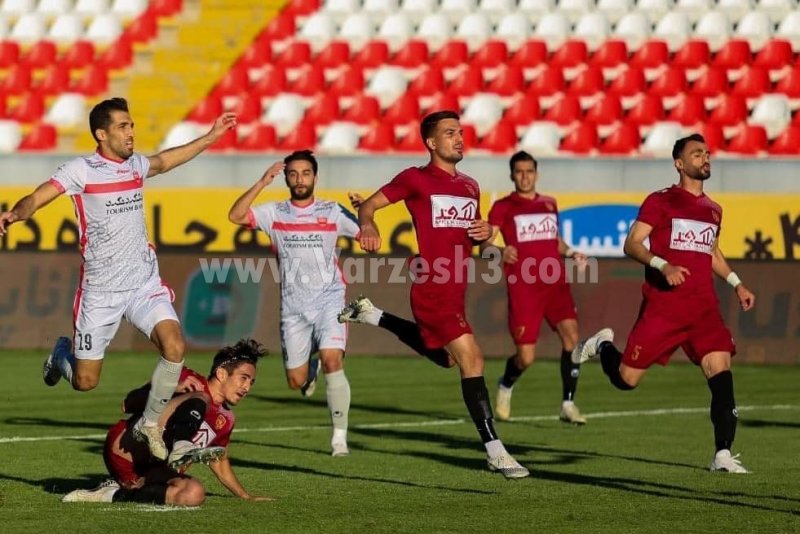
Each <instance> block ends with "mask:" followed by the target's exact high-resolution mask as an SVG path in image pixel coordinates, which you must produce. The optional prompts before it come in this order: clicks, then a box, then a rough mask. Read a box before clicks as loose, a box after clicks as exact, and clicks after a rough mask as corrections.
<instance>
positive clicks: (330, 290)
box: [228, 150, 358, 456]
mask: <svg viewBox="0 0 800 534" xmlns="http://www.w3.org/2000/svg"><path fill="white" fill-rule="evenodd" d="M284 170H285V177H286V186H287V187H288V188H289V195H290V199H289V200H284V201H282V202H267V203H265V204H260V205H258V206H255V207H251V206H252V205H253V202H254V201H255V200H256V197H257V196H258V194H259V193H260V192H261V191H262V190H263V189H264V188H265V187H267V186H268V185H269V184H271V183H272V181H273V180H274V179H275V177H276V176H277V175H278V174H280V172H281V171H284ZM317 171H318V165H317V159H316V158H315V157H314V155H313V154H312V152H311V151H309V150H300V151H297V152H293V153H291V154H289V155H288V156H287V157H286V158H285V159H284V160H283V162H277V163H274V164H273V165H271V166H270V167H269V168H268V169H267V170H266V172H264V175H263V176H262V177H261V178H259V179H258V181H257V182H256V183H255V184H254V185H253V187H251V188H250V189H248V190H247V191H246V192H245V193H244V194H243V195H242V196H241V197H239V198H238V199H237V200H236V202H235V203H234V205H233V206H232V207H231V210H230V213H229V214H228V218H229V219H230V221H231V222H233V223H235V224H240V225H242V226H246V227H248V228H258V229H260V230H262V231H264V232H266V233H267V234H268V235H269V237H270V239H271V241H272V246H273V248H274V249H275V250H276V251H277V255H278V261H279V264H280V272H281V348H282V350H283V364H284V368H285V369H286V381H287V383H288V384H289V387H290V388H291V389H295V390H296V389H299V390H300V392H301V393H302V394H303V395H304V396H307V397H308V396H311V394H312V393H313V392H314V388H315V385H316V380H317V376H318V372H319V368H320V362H321V365H322V369H323V370H324V373H325V385H326V394H327V397H328V408H329V410H330V414H331V422H332V425H333V435H332V437H331V454H332V456H347V455H348V454H350V450H349V449H348V447H347V419H348V413H349V411H350V383H349V382H348V381H347V376H346V375H345V373H344V351H345V347H346V343H347V327H346V325H343V324H340V323H339V322H338V321H337V315H338V313H339V310H340V309H341V307H342V305H343V304H344V301H345V282H344V277H343V276H342V273H341V271H340V270H339V264H338V261H337V260H338V252H337V249H336V242H337V240H338V238H339V236H347V237H356V236H357V235H358V222H357V221H356V218H355V216H354V215H353V214H352V213H350V212H349V211H347V209H345V208H344V207H342V206H341V205H339V204H337V203H336V202H331V201H327V200H319V199H316V198H315V197H314V187H315V186H316V184H317ZM315 352H319V358H318V359H316V358H315V359H311V355H312V354H313V353H315Z"/></svg>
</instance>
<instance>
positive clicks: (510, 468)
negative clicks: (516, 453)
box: [486, 453, 531, 478]
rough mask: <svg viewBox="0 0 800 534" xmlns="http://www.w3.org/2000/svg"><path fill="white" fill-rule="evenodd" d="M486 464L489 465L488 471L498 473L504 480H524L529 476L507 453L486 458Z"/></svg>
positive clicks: (528, 472)
mask: <svg viewBox="0 0 800 534" xmlns="http://www.w3.org/2000/svg"><path fill="white" fill-rule="evenodd" d="M486 463H487V464H488V465H489V471H492V472H495V473H500V474H501V475H503V476H504V477H506V478H525V477H527V476H529V475H530V474H531V472H530V471H528V470H527V469H526V468H525V467H523V466H522V465H521V464H520V463H519V462H517V461H516V460H515V459H514V457H513V456H511V455H510V454H508V453H505V454H501V455H500V456H496V457H494V458H491V457H490V458H487V459H486Z"/></svg>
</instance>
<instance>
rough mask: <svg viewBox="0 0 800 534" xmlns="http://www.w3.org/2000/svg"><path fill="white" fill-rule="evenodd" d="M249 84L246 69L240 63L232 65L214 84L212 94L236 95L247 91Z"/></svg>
mask: <svg viewBox="0 0 800 534" xmlns="http://www.w3.org/2000/svg"><path fill="white" fill-rule="evenodd" d="M249 84H250V79H249V77H248V75H247V69H246V68H244V67H243V66H242V65H234V66H233V67H232V68H231V69H230V70H229V71H228V72H226V73H225V76H223V77H222V80H220V81H219V83H218V84H217V85H216V87H215V88H214V94H215V95H217V96H225V95H237V94H239V93H244V92H245V91H247V86H248V85H249Z"/></svg>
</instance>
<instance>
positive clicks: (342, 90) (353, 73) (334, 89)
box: [328, 66, 364, 96]
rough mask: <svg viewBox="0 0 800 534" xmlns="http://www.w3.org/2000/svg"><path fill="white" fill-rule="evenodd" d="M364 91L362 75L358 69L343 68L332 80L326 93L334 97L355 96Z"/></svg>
mask: <svg viewBox="0 0 800 534" xmlns="http://www.w3.org/2000/svg"><path fill="white" fill-rule="evenodd" d="M363 89H364V73H363V72H362V70H361V69H360V68H358V67H353V66H347V67H345V68H344V69H343V70H342V71H341V72H340V73H339V74H338V75H337V76H336V78H335V79H334V80H333V83H331V85H330V87H328V92H330V93H332V94H334V95H336V96H355V95H357V94H359V93H360V92H361V91H362V90H363Z"/></svg>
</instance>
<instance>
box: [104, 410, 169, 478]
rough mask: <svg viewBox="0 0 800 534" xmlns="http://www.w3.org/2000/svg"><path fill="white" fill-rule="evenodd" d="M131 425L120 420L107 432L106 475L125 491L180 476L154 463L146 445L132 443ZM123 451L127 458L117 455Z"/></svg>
mask: <svg viewBox="0 0 800 534" xmlns="http://www.w3.org/2000/svg"><path fill="white" fill-rule="evenodd" d="M129 425H133V423H132V422H130V421H128V420H125V419H122V420H120V421H118V422H117V423H116V424H115V425H114V426H112V427H111V428H110V429H109V430H108V434H107V435H106V442H105V445H104V446H103V460H104V461H105V463H106V469H108V472H109V474H110V475H111V476H112V477H113V478H114V480H116V481H117V482H119V484H120V485H121V486H123V487H126V488H135V487H140V486H141V485H142V484H144V483H145V479H146V480H147V481H149V482H166V481H168V480H170V479H172V478H175V477H178V476H181V475H180V473H179V472H178V471H175V470H174V469H171V468H169V467H168V466H167V464H166V462H163V461H158V460H155V459H154V458H153V457H152V456H151V455H150V451H149V450H148V448H147V444H146V443H143V442H140V441H135V440H134V439H133V437H132V436H131V434H130V432H127V431H128V427H129ZM120 450H124V451H125V452H126V453H128V454H129V455H130V458H129V457H127V456H123V455H121V454H119V452H120Z"/></svg>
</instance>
